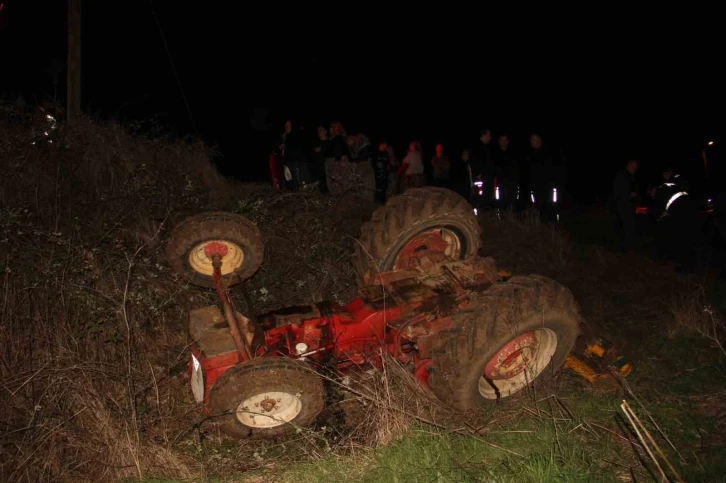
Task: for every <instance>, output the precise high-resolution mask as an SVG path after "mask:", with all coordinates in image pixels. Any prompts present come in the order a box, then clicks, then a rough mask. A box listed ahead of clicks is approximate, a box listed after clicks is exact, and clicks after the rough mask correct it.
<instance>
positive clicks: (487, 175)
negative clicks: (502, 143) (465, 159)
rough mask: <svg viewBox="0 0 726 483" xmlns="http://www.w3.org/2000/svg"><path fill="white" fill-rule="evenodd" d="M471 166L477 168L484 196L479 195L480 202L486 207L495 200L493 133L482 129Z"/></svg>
mask: <svg viewBox="0 0 726 483" xmlns="http://www.w3.org/2000/svg"><path fill="white" fill-rule="evenodd" d="M470 154H471V158H472V159H471V165H472V166H474V167H476V169H477V171H478V173H477V174H478V177H479V179H478V180H476V181H478V182H480V183H481V184H482V186H481V188H482V190H481V191H482V194H481V195H478V192H477V196H478V200H479V201H480V203H481V204H482V206H484V205H488V204H490V203H491V202H492V200H493V199H494V159H493V150H492V132H491V130H489V129H486V128H485V129H482V130H481V131H480V132H479V141H478V142H477V143H476V147H475V148H474V149H473V150H472V151H471V153H470Z"/></svg>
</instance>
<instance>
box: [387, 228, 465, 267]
mask: <svg viewBox="0 0 726 483" xmlns="http://www.w3.org/2000/svg"><path fill="white" fill-rule="evenodd" d="M463 245H464V244H463V242H462V239H461V237H460V236H459V235H458V234H457V233H456V232H455V231H453V230H450V229H448V228H435V229H433V230H428V231H425V232H422V233H419V234H418V235H416V236H415V237H413V238H411V240H409V241H408V243H406V245H404V247H403V248H402V249H401V250H400V251H399V252H398V255H397V256H396V259H395V262H394V265H393V267H392V268H393V270H402V269H406V268H412V267H413V266H415V264H416V262H415V260H417V259H418V253H420V252H421V251H423V250H431V251H436V252H443V253H444V255H446V256H447V257H449V258H451V259H452V260H457V259H459V258H461V254H462V247H463Z"/></svg>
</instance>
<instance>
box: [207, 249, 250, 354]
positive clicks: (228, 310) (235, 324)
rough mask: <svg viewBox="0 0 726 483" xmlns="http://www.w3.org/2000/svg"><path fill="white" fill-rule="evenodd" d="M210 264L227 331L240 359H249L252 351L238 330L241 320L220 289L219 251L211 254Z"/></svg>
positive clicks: (220, 259) (220, 266) (220, 261)
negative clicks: (212, 268) (227, 325)
mask: <svg viewBox="0 0 726 483" xmlns="http://www.w3.org/2000/svg"><path fill="white" fill-rule="evenodd" d="M212 265H213V267H214V288H216V289H217V295H218V296H219V300H220V301H221V302H222V306H223V307H224V317H225V319H227V324H229V331H230V333H231V334H232V339H234V345H235V346H236V347H237V353H238V354H239V357H240V361H243V360H250V359H252V351H251V350H250V344H249V343H248V341H247V338H246V337H243V335H242V331H241V330H240V326H241V325H243V324H241V322H242V321H240V320H239V318H237V315H236V313H235V312H236V310H234V307H233V305H232V301H231V300H230V299H229V295H228V294H227V293H226V292H225V291H224V290H223V289H222V285H221V279H222V257H221V255H220V254H219V253H214V254H213V255H212ZM245 328H246V327H245Z"/></svg>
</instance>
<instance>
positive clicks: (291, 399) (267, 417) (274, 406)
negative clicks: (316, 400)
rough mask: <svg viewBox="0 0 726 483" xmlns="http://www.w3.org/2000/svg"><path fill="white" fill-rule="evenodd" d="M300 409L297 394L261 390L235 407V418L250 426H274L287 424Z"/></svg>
mask: <svg viewBox="0 0 726 483" xmlns="http://www.w3.org/2000/svg"><path fill="white" fill-rule="evenodd" d="M300 411H302V401H301V400H300V396H299V394H290V393H287V392H263V393H260V394H257V395H255V396H252V397H250V398H248V399H245V400H244V401H243V402H242V403H241V404H240V405H239V406H238V407H237V419H238V420H239V422H240V423H242V424H244V425H245V426H249V427H250V428H275V427H277V426H282V425H283V424H287V423H289V422H290V421H292V420H293V419H295V418H296V417H297V415H298V414H300Z"/></svg>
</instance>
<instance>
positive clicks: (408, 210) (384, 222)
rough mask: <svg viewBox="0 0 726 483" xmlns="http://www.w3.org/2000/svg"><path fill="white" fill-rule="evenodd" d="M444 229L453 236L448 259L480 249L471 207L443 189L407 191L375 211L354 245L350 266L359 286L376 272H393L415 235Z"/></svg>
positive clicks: (476, 223)
mask: <svg viewBox="0 0 726 483" xmlns="http://www.w3.org/2000/svg"><path fill="white" fill-rule="evenodd" d="M437 229H438V230H445V231H446V232H447V234H448V236H449V237H451V236H452V235H453V236H454V237H455V239H456V242H457V243H458V249H455V250H454V249H453V243H452V244H451V246H452V251H453V252H454V253H452V258H455V259H464V258H467V257H469V256H472V255H476V253H477V252H478V250H479V247H480V246H481V227H480V226H479V222H478V220H477V218H476V216H475V215H474V212H473V208H472V207H471V205H469V203H468V202H467V201H466V200H465V199H464V198H463V197H461V196H460V195H459V194H458V193H455V192H453V191H451V190H448V189H445V188H436V187H430V186H427V187H424V188H411V189H409V190H407V191H406V192H404V193H403V194H401V195H398V196H394V197H393V198H391V199H390V200H388V202H387V203H386V204H385V205H384V206H381V207H380V208H378V209H377V210H376V211H375V212H374V213H373V216H372V218H371V220H370V221H368V222H366V223H364V224H363V226H362V227H361V235H360V238H359V239H358V243H355V245H354V246H355V248H354V250H355V251H354V254H353V266H354V267H355V269H356V272H357V275H358V280H359V282H360V283H361V284H368V283H370V282H371V280H373V279H374V278H375V277H376V275H377V274H378V272H379V271H380V272H385V271H389V270H393V269H394V268H395V266H396V262H397V259H398V257H399V255H400V254H401V253H402V251H403V250H404V248H406V246H407V245H408V244H409V243H410V242H411V241H412V240H414V239H415V238H416V237H417V236H418V235H421V234H424V233H426V232H429V231H432V230H437Z"/></svg>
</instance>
